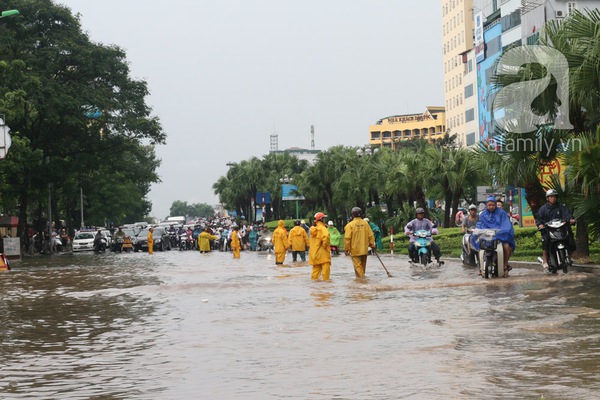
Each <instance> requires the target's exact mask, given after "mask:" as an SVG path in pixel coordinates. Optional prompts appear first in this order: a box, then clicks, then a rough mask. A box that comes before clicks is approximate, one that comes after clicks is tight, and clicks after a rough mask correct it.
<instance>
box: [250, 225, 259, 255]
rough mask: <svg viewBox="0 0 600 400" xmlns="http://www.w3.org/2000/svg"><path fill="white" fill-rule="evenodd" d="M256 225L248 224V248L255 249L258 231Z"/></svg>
mask: <svg viewBox="0 0 600 400" xmlns="http://www.w3.org/2000/svg"><path fill="white" fill-rule="evenodd" d="M257 229H258V228H257V227H256V226H250V233H248V241H249V242H250V250H251V251H256V244H257V243H258V232H257Z"/></svg>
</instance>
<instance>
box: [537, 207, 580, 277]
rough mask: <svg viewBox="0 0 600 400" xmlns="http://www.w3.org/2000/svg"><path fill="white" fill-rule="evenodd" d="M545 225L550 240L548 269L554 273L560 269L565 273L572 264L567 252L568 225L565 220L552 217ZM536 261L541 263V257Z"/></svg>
mask: <svg viewBox="0 0 600 400" xmlns="http://www.w3.org/2000/svg"><path fill="white" fill-rule="evenodd" d="M545 225H546V227H545V228H544V229H548V238H549V240H550V246H549V250H548V270H549V272H550V273H552V274H556V273H557V272H558V270H562V271H563V273H565V274H566V273H567V271H568V270H569V267H571V266H572V265H573V261H572V260H571V254H570V252H569V234H570V233H569V225H568V223H567V221H562V220H560V219H553V220H552V221H550V222H548V223H547V224H545ZM538 261H539V262H540V263H543V260H542V258H541V257H539V258H538Z"/></svg>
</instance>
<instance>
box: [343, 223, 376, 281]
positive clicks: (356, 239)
mask: <svg viewBox="0 0 600 400" xmlns="http://www.w3.org/2000/svg"><path fill="white" fill-rule="evenodd" d="M344 235H345V236H344V250H345V251H346V254H349V255H351V256H352V263H353V264H354V273H355V275H356V277H357V278H364V277H365V272H367V254H369V247H371V248H375V236H374V235H373V231H372V230H371V227H370V226H369V223H368V222H366V221H365V220H363V219H362V218H361V217H354V219H353V220H352V221H350V222H349V223H348V224H347V225H346V227H345V228H344Z"/></svg>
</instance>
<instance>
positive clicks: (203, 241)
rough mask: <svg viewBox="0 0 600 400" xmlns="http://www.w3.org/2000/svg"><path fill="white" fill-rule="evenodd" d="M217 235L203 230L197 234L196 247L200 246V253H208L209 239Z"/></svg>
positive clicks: (214, 238)
mask: <svg viewBox="0 0 600 400" xmlns="http://www.w3.org/2000/svg"><path fill="white" fill-rule="evenodd" d="M217 239H218V237H217V236H215V235H211V234H210V233H208V232H206V231H204V232H202V233H201V234H200V235H198V247H199V248H200V252H201V253H208V252H209V251H210V241H211V240H217Z"/></svg>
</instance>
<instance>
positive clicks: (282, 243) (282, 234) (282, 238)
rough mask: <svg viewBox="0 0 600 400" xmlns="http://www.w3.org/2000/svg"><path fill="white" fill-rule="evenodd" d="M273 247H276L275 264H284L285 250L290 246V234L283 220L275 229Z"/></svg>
mask: <svg viewBox="0 0 600 400" xmlns="http://www.w3.org/2000/svg"><path fill="white" fill-rule="evenodd" d="M273 247H274V248H275V264H283V261H284V260H285V252H286V250H287V249H288V247H289V243H288V235H287V231H286V230H285V224H284V222H283V220H279V222H278V223H277V228H275V230H274V231H273Z"/></svg>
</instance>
